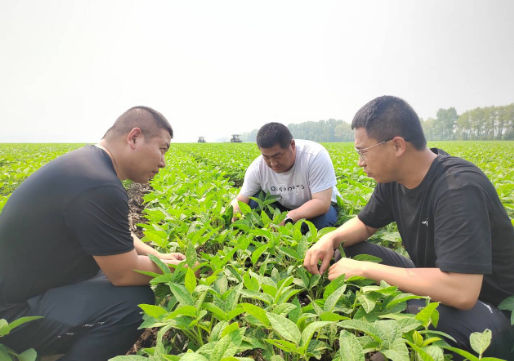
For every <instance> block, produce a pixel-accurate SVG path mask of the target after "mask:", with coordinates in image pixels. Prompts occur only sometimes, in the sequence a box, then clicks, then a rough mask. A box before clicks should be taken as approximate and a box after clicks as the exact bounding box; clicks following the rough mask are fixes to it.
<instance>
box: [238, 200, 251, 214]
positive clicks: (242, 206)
mask: <svg viewBox="0 0 514 361" xmlns="http://www.w3.org/2000/svg"><path fill="white" fill-rule="evenodd" d="M237 203H238V204H239V209H240V210H241V213H242V214H248V213H252V208H250V206H249V205H248V204H246V203H245V202H241V201H237Z"/></svg>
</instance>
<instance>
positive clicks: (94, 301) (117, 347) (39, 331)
mask: <svg viewBox="0 0 514 361" xmlns="http://www.w3.org/2000/svg"><path fill="white" fill-rule="evenodd" d="M142 303H146V304H154V303H155V299H154V294H153V291H152V290H151V288H150V287H148V286H130V287H116V286H113V285H112V284H111V282H110V281H109V280H108V279H107V277H106V276H105V275H104V274H103V273H102V272H99V273H98V274H97V275H96V276H95V277H92V278H90V279H88V280H85V281H83V282H78V283H75V284H71V285H67V286H63V287H59V288H54V289H51V290H49V291H47V292H46V293H45V294H43V295H40V296H37V297H34V298H31V299H30V300H28V303H27V305H26V307H23V308H21V309H20V308H17V311H16V312H15V313H13V312H11V314H3V313H1V314H0V318H7V320H8V321H13V320H15V319H17V318H19V317H22V316H44V317H45V318H43V319H40V320H36V321H32V322H29V323H27V324H25V325H23V326H20V327H18V328H15V329H14V330H13V331H12V332H11V333H10V334H9V335H8V336H7V337H3V338H2V339H1V340H0V341H1V342H2V343H4V344H5V345H6V346H8V347H10V348H12V349H14V350H15V351H17V352H22V351H24V350H26V349H28V348H31V347H33V348H35V349H36V351H37V352H38V355H40V356H44V355H52V354H64V355H65V356H64V357H63V358H61V359H60V360H61V361H72V360H73V361H78V360H81V361H82V360H88V361H89V360H91V361H104V360H108V359H109V358H112V357H114V356H116V355H124V354H125V353H126V352H127V351H128V350H129V349H130V347H131V346H132V345H133V344H134V343H135V342H136V341H137V339H138V338H139V336H140V335H141V333H142V332H143V330H138V327H139V326H140V325H141V323H142V316H141V309H140V308H139V307H138V306H137V305H139V304H142ZM7 313H9V312H7Z"/></svg>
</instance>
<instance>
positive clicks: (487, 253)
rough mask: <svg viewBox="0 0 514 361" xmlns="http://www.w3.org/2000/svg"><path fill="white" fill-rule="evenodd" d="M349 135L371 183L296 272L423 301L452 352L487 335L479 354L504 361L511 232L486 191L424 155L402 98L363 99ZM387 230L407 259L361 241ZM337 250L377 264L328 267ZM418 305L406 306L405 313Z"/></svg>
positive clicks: (512, 271) (468, 169) (439, 156)
mask: <svg viewBox="0 0 514 361" xmlns="http://www.w3.org/2000/svg"><path fill="white" fill-rule="evenodd" d="M352 129H354V132H355V133H354V134H355V148H356V151H357V153H358V155H359V160H358V162H359V163H358V164H359V166H360V167H362V168H363V170H364V172H365V173H366V174H367V175H368V176H369V177H371V178H373V179H375V180H376V182H377V185H376V187H375V190H374V192H373V195H372V196H371V198H370V200H369V202H368V204H367V205H366V206H365V207H364V208H363V210H362V211H361V212H360V213H359V215H358V217H355V218H353V219H352V220H350V221H348V222H346V223H345V224H344V225H342V226H341V227H339V228H338V229H337V230H335V231H333V232H331V233H329V234H327V235H325V236H323V237H322V238H321V239H320V240H319V241H318V242H317V243H316V244H315V245H314V246H312V247H311V249H309V250H308V252H307V254H306V256H305V260H304V266H305V268H306V269H307V270H308V271H309V272H311V273H312V274H320V273H323V272H325V271H326V270H328V277H329V279H330V280H333V279H335V278H337V277H338V276H340V275H343V274H344V275H345V277H347V278H348V277H351V276H364V277H367V278H370V279H373V280H375V281H377V282H378V281H380V280H384V281H386V282H387V283H388V284H391V285H395V286H398V287H399V288H400V289H401V290H402V291H404V292H410V293H413V294H416V295H420V296H429V297H430V298H431V300H432V301H435V302H440V303H441V304H440V306H439V307H438V311H439V313H440V319H439V324H438V326H437V329H438V330H440V331H443V332H446V333H447V334H449V335H451V336H452V337H453V338H455V340H456V342H455V344H454V345H455V346H457V347H459V348H462V349H465V350H468V351H470V352H473V351H472V349H471V347H470V343H469V336H470V334H471V333H472V332H483V331H484V330H485V329H490V330H491V331H492V334H493V339H492V344H491V346H490V347H489V349H488V350H487V351H486V354H487V355H490V356H495V357H501V358H505V359H508V360H512V359H514V355H512V354H511V353H510V352H511V349H512V347H513V344H514V337H513V335H512V329H511V326H510V321H509V315H508V314H506V313H503V312H502V311H500V310H498V308H497V307H498V305H499V304H500V303H501V302H502V301H503V300H504V299H506V298H508V297H510V296H512V295H514V262H513V260H514V229H513V226H512V223H511V221H510V219H509V216H508V215H507V212H506V211H505V208H504V207H503V205H502V203H501V201H500V199H499V197H498V194H497V193H496V190H495V188H494V186H493V185H492V184H491V182H490V181H489V180H488V179H487V177H486V176H485V174H484V173H483V172H482V171H481V170H480V169H478V168H477V167H476V166H475V165H473V164H472V163H470V162H467V161H465V160H463V159H460V158H457V157H452V156H450V155H448V154H447V153H445V152H444V151H442V150H440V149H435V148H434V149H429V148H428V147H427V143H426V140H425V136H424V134H423V130H422V127H421V123H420V121H419V118H418V116H417V114H416V113H415V111H414V110H413V109H412V108H411V107H410V106H409V104H407V103H406V102H405V101H404V100H402V99H399V98H396V97H392V96H383V97H379V98H376V99H374V100H372V101H371V102H369V103H367V104H366V105H365V106H364V107H362V108H361V109H360V110H359V111H358V112H357V114H356V115H355V117H354V119H353V122H352ZM392 222H396V224H397V226H398V231H399V232H400V235H401V237H402V242H403V245H404V247H405V249H406V250H407V252H408V254H409V256H410V259H407V258H405V257H403V256H401V255H399V254H398V253H396V252H394V251H392V250H390V249H387V248H385V247H382V246H379V245H376V244H373V243H371V242H367V241H366V240H367V239H368V238H369V237H371V236H372V235H373V234H374V233H375V232H376V231H377V230H378V229H379V228H381V227H384V226H386V225H388V224H389V223H392ZM340 245H343V247H344V251H345V254H346V256H347V257H353V256H355V255H357V254H371V255H374V256H377V257H379V258H381V259H382V262H381V264H377V263H371V262H364V261H356V260H354V259H351V258H342V259H341V260H339V261H338V262H336V263H335V264H333V265H332V266H331V267H329V265H330V261H331V259H332V258H333V257H334V250H336V249H337V248H338V247H339V246H340ZM319 261H321V266H320V267H319V268H318V262H319ZM424 304H425V303H424V301H423V300H411V301H408V303H407V305H406V311H407V312H409V313H417V312H419V308H420V307H423V306H424ZM448 341H449V340H448ZM449 343H453V342H452V341H449ZM456 359H459V357H456Z"/></svg>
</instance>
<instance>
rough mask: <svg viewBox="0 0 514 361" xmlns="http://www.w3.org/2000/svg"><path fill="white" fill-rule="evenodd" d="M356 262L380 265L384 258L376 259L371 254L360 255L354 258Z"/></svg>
mask: <svg viewBox="0 0 514 361" xmlns="http://www.w3.org/2000/svg"><path fill="white" fill-rule="evenodd" d="M353 259H354V260H356V261H365V262H373V263H380V262H382V258H380V257H375V256H372V255H370V254H358V255H356V256H355V257H353Z"/></svg>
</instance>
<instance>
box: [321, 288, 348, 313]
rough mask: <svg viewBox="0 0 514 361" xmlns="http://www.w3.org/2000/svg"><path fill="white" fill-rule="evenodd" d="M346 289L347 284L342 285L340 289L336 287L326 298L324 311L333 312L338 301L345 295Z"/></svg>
mask: <svg viewBox="0 0 514 361" xmlns="http://www.w3.org/2000/svg"><path fill="white" fill-rule="evenodd" d="M345 291H346V285H342V286H341V287H339V288H338V289H336V290H335V291H334V292H332V294H331V295H330V296H328V298H327V299H326V300H325V306H324V308H323V309H324V311H325V312H331V311H332V310H333V309H334V307H335V306H336V304H337V301H339V299H340V298H341V296H343V295H344V292H345Z"/></svg>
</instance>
